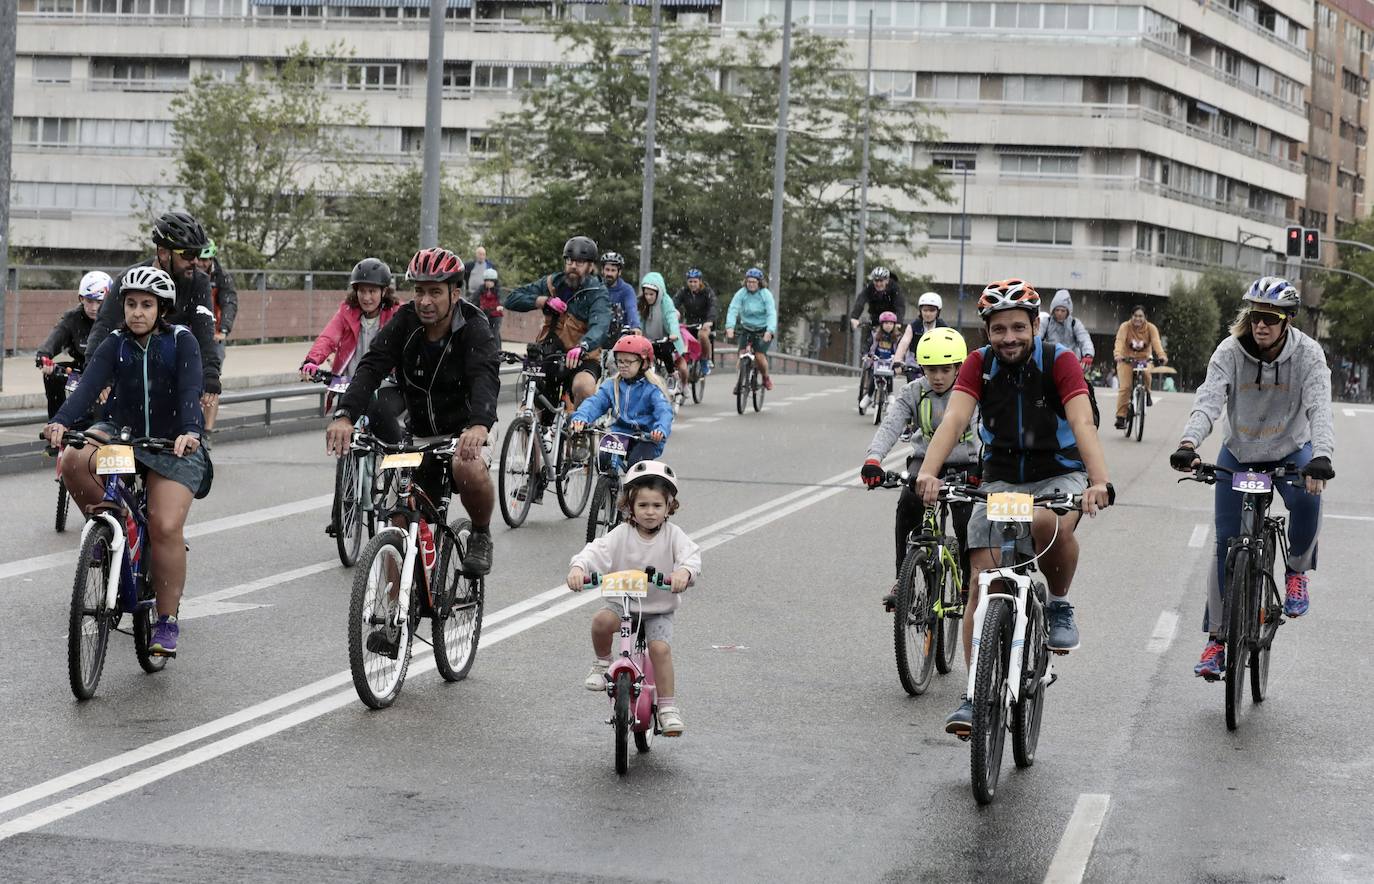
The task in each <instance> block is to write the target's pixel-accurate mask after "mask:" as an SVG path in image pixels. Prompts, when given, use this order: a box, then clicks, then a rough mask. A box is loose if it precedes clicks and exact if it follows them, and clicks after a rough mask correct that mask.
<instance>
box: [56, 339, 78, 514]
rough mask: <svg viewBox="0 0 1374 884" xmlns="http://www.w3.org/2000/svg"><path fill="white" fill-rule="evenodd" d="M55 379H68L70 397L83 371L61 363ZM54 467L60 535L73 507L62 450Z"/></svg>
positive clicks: (59, 451) (66, 384) (66, 387)
mask: <svg viewBox="0 0 1374 884" xmlns="http://www.w3.org/2000/svg"><path fill="white" fill-rule="evenodd" d="M52 373H53V376H54V377H60V378H66V383H65V384H63V387H64V389H65V390H66V393H67V395H68V396H70V395H71V394H72V393H73V391H75V390H76V388H77V385H78V384H80V383H81V369H79V368H72V367H71V364H70V363H61V364H59V365H56V366H54V367H53V370H52ZM53 461H54V465H55V468H56V470H57V478H56V479H54V481H55V482H57V513H56V515H55V516H54V518H53V530H55V531H56V532H57V533H58V534H61V533H62V532H64V531H66V530H67V511H68V509H69V508H70V507H71V499H72V497H71V494H70V493H68V491H67V483H66V481H65V480H63V478H62V449H58V451H57V454H56V455H55V456H54V457H53Z"/></svg>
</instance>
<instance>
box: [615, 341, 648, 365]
mask: <svg viewBox="0 0 1374 884" xmlns="http://www.w3.org/2000/svg"><path fill="white" fill-rule="evenodd" d="M611 352H612V353H629V354H630V355H632V356H638V357H639V358H640V359H641V360H642V361H644V362H646V363H647V362H650V361H652V360H653V358H654V345H653V342H652V341H650V340H649V339H648V338H646V337H644V336H643V335H625V336H624V337H623V338H621V339H620V340H618V341H616V342H615V345H614V346H613V347H611Z"/></svg>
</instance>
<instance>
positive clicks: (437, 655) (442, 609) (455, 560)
mask: <svg viewBox="0 0 1374 884" xmlns="http://www.w3.org/2000/svg"><path fill="white" fill-rule="evenodd" d="M452 530H453V534H454V536H455V537H457V538H458V540H457V542H454V541H453V540H452V539H450V538H449V536H448V535H447V534H445V535H444V551H443V552H442V553H441V554H440V555H439V568H438V570H436V571H435V572H434V573H435V574H436V575H438V580H439V581H440V582H439V584H438V592H436V594H435V600H434V602H435V604H434V615H433V616H432V617H431V618H430V638H431V639H432V640H433V641H432V643H433V645H434V668H435V669H437V670H439V675H440V676H441V677H443V679H444V681H462V680H463V679H465V678H467V677H468V673H469V672H471V671H472V664H473V663H474V662H476V660H477V645H478V643H479V642H480V641H481V639H482V610H483V607H484V605H485V602H486V591H487V587H486V582H485V581H484V580H483V579H482V578H481V577H469V576H467V575H466V574H464V573H463V566H462V561H463V554H464V553H465V552H466V551H467V545H466V544H467V540H468V538H469V537H470V536H471V535H472V523H471V522H469V521H468V520H467V519H459V520H458V521H457V522H454V523H453V526H452Z"/></svg>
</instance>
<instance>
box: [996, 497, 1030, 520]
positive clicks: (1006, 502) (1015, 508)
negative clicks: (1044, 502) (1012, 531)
mask: <svg viewBox="0 0 1374 884" xmlns="http://www.w3.org/2000/svg"><path fill="white" fill-rule="evenodd" d="M1034 515H1035V498H1033V497H1031V496H1030V495H1029V494H1021V493H1019V492H1015V491H997V492H994V493H992V494H989V495H988V521H989V522H1029V521H1031V519H1032V518H1033V517H1034Z"/></svg>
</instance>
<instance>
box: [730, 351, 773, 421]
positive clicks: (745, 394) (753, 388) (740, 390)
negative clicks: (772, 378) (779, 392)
mask: <svg viewBox="0 0 1374 884" xmlns="http://www.w3.org/2000/svg"><path fill="white" fill-rule="evenodd" d="M766 392H768V391H767V390H765V389H764V386H763V379H762V378H761V377H760V376H759V367H758V365H757V364H756V363H755V362H754V342H753V341H750V342H749V343H747V344H745V345H744V349H743V350H740V351H739V379H738V380H736V381H735V412H736V413H737V414H744V404H745V403H746V402H748V401H750V399H752V400H753V402H754V413H755V414H757V413H758V412H759V411H761V410H762V409H763V396H764V394H765V393H766Z"/></svg>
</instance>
